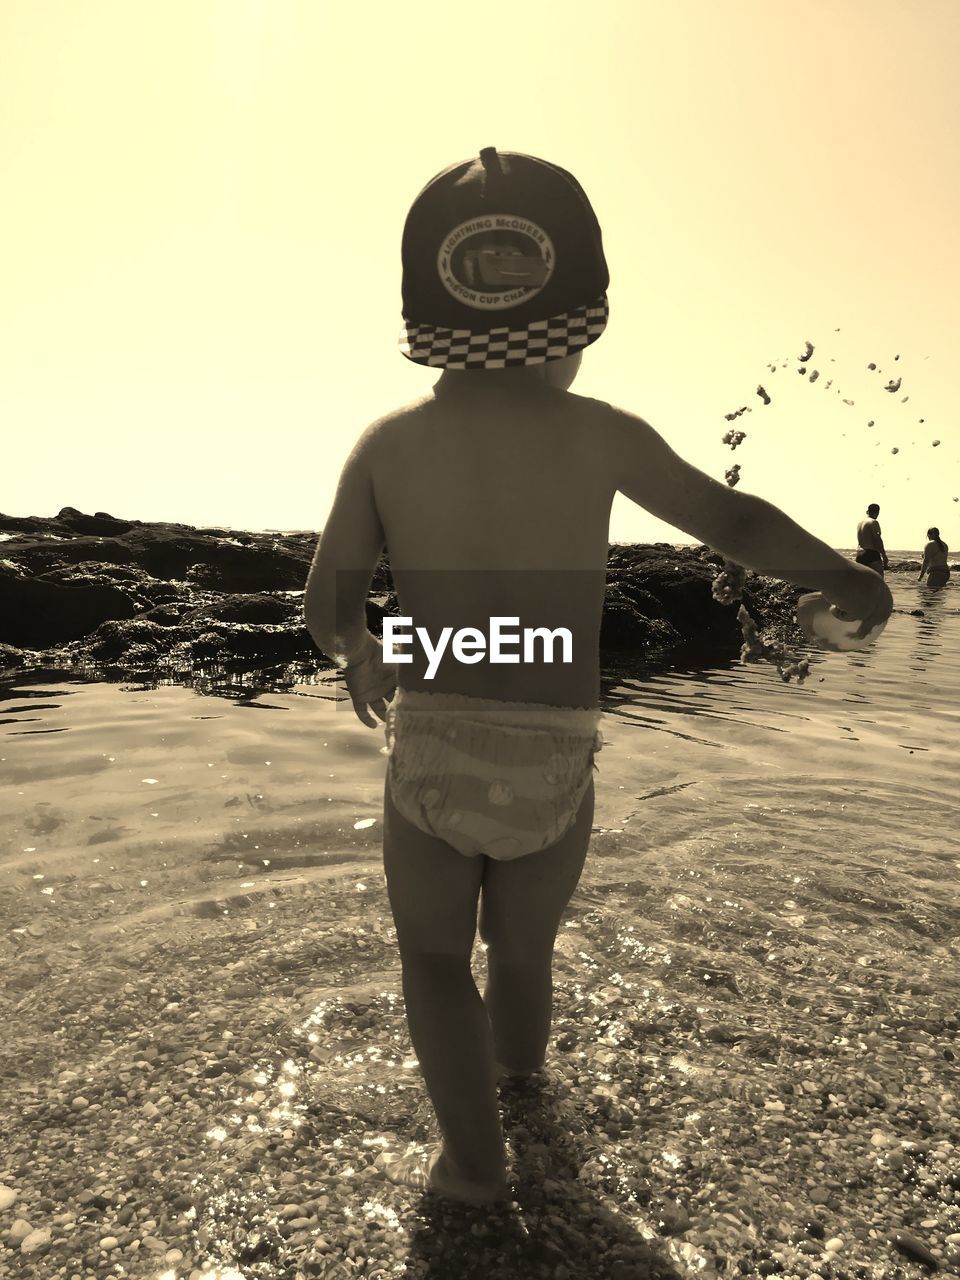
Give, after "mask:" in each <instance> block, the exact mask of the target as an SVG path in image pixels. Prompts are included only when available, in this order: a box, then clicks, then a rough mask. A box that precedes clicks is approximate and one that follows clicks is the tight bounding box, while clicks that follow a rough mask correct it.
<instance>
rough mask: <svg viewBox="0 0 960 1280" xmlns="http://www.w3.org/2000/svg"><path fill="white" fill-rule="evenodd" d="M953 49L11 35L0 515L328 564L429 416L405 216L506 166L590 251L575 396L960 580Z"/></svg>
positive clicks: (238, 31)
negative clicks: (568, 194)
mask: <svg viewBox="0 0 960 1280" xmlns="http://www.w3.org/2000/svg"><path fill="white" fill-rule="evenodd" d="M958 48H960V5H958V4H957V3H956V0H869V2H868V0H807V3H805V4H803V5H797V4H796V3H795V2H794V0H791V2H790V3H787V2H785V0H670V3H667V2H665V0H654V2H651V0H594V3H593V4H592V5H591V6H585V5H583V4H582V3H581V2H580V0H525V3H524V4H522V5H519V6H518V5H516V4H515V3H512V0H511V2H510V3H508V2H507V0H486V2H485V3H484V4H483V5H482V6H476V5H451V4H450V3H449V0H443V2H442V3H435V2H434V0H424V2H422V3H420V4H418V5H416V6H409V5H398V4H396V3H395V2H394V0H366V2H365V3H364V4H358V5H348V4H337V5H334V4H332V3H323V2H321V0H84V3H82V4H81V3H77V2H76V0H0V184H2V191H3V197H2V200H0V282H2V284H0V439H2V454H0V458H2V467H0V510H2V511H5V512H7V513H8V514H15V515H26V514H33V515H48V514H54V513H55V512H56V511H57V510H59V509H60V508H61V507H62V506H65V505H70V506H74V507H79V508H80V509H82V510H86V511H94V510H101V511H108V512H110V513H112V514H114V515H118V516H125V517H129V518H138V519H142V520H174V521H182V522H185V523H189V524H201V525H202V524H208V525H223V524H226V525H231V526H233V527H236V528H247V529H262V528H276V529H318V528H320V527H321V526H322V524H323V522H324V519H325V517H326V514H327V511H328V510H329V506H330V502H331V499H332V496H333V492H334V488H335V485H336V480H337V475H338V473H339V469H340V466H341V465H342V463H343V460H344V459H345V457H346V456H347V454H348V453H349V451H350V449H351V447H352V445H353V443H354V441H355V440H356V438H357V436H358V435H359V433H360V432H361V431H362V430H363V428H364V427H365V426H366V425H367V424H368V423H369V422H370V421H372V420H373V419H375V418H376V417H378V416H380V415H381V414H382V413H384V412H386V411H388V410H389V409H391V408H394V407H396V406H398V405H400V404H403V403H405V402H407V401H409V400H411V399H413V398H415V397H416V396H418V395H420V394H422V393H423V392H425V391H426V390H428V389H429V386H430V385H431V383H432V381H433V380H434V378H435V374H434V373H432V372H431V371H430V370H427V369H424V368H422V367H420V366H416V365H413V364H411V363H409V362H408V361H406V360H404V358H403V357H402V356H401V355H400V354H399V352H398V349H397V334H398V330H399V324H400V258H399V243H400V233H401V229H402V225H403V220H404V217H405V216H406V212H407V209H408V208H409V205H410V204H411V202H412V201H413V199H414V197H415V196H416V195H417V193H418V191H419V190H420V189H421V187H422V186H423V185H424V183H425V182H426V181H427V180H428V179H429V178H430V177H431V176H432V175H433V174H434V173H436V172H437V171H438V170H440V169H441V168H444V167H445V166H446V165H448V164H450V163H452V162H454V161H457V160H460V159H465V158H467V157H470V156H472V155H475V154H476V153H477V152H478V151H479V150H480V148H481V147H484V146H488V145H493V146H497V147H499V148H501V149H504V150H513V151H522V152H527V153H530V154H533V155H538V156H542V157H544V158H546V159H548V160H552V161H554V162H555V163H557V164H560V165H562V166H563V167H565V168H567V169H569V170H571V171H572V172H573V173H574V174H576V176H577V177H578V178H579V180H580V181H581V183H582V184H583V186H584V188H585V189H586V191H587V193H588V195H589V197H590V199H591V202H592V204H593V206H594V208H595V210H596V212H597V215H598V217H599V219H600V223H601V226H602V227H603V233H604V246H605V250H606V255H607V259H608V263H609V266H610V274H611V284H610V289H609V300H610V323H609V326H608V328H607V331H606V332H605V333H604V335H603V336H602V337H601V338H600V340H599V341H598V342H597V343H595V344H594V345H593V346H592V347H591V348H590V349H589V350H588V351H587V353H586V354H585V357H584V361H583V367H582V370H581V374H580V376H579V378H578V380H577V383H576V384H575V387H574V390H575V391H577V392H580V393H582V394H585V395H590V396H596V397H598V398H601V399H605V400H609V401H612V402H613V403H616V404H619V405H621V406H622V407H624V408H626V409H629V410H631V411H632V412H634V413H637V414H640V415H641V416H642V417H644V418H646V419H647V421H649V422H650V423H651V424H652V425H653V426H654V427H656V429H657V430H658V431H660V432H661V433H662V434H663V435H664V436H665V437H666V438H667V439H668V440H669V442H670V443H671V445H672V446H673V447H674V448H675V449H676V450H677V452H679V453H680V454H682V455H683V456H684V457H685V458H687V459H688V460H689V461H691V462H692V463H694V464H695V465H696V466H698V467H700V468H702V469H703V470H704V471H707V472H709V473H710V474H711V475H715V476H716V477H717V478H721V477H722V476H723V473H724V470H725V469H726V468H727V467H728V466H730V465H731V463H733V462H737V463H739V464H740V467H741V477H742V479H741V487H742V488H743V489H744V490H748V491H750V492H755V493H760V494H762V495H763V496H764V497H766V498H768V499H769V500H770V501H772V502H775V503H777V504H778V505H779V506H781V507H782V508H783V509H784V510H786V511H787V512H788V513H789V514H790V515H792V516H793V517H794V518H796V519H797V520H799V521H800V522H801V523H802V524H804V525H806V526H807V527H808V528H810V529H811V530H812V531H813V532H814V533H816V534H817V535H818V536H820V537H822V538H824V539H825V540H826V541H828V542H830V543H831V544H832V545H834V546H842V547H848V546H850V545H852V544H853V543H854V541H855V528H856V522H857V520H858V518H859V517H860V516H861V515H862V514H863V511H864V508H865V507H866V505H867V503H868V502H871V501H876V502H879V503H880V505H881V516H880V519H881V525H882V527H883V532H884V538H885V541H886V543H887V545H888V547H891V548H915V547H920V546H922V544H923V542H924V540H925V538H924V535H925V531H926V529H927V528H928V526H930V525H931V524H933V525H937V526H938V527H939V528H940V530H941V532H942V534H943V536H944V537H945V538H946V540H947V541H948V542H949V543H950V544H951V546H952V547H960V503H957V502H955V499H957V498H960V432H958V429H957V427H958V421H960V395H958V390H957V385H956V381H955V379H954V378H953V377H951V371H952V370H953V369H954V368H955V365H956V352H957V350H958V347H960V306H958V304H957V299H958V295H960V235H958V234H957V229H958V209H960V164H958V159H960V157H958V146H960V142H958V139H960V131H958V129H957V122H958V120H960V77H958V76H957V74H956V50H957V49H958ZM807 342H811V343H813V344H814V354H813V356H812V357H811V358H810V360H809V361H806V362H800V361H799V359H798V357H799V356H800V355H802V354H804V353H805V350H806V346H805V344H806V343H807ZM896 357H899V359H896ZM871 362H873V363H875V364H876V365H877V366H878V368H877V370H875V371H871V370H869V369H868V368H867V366H868V364H869V363H871ZM784 364H785V367H781V366H783V365H784ZM771 365H774V366H775V370H771V368H770V366H771ZM813 368H817V369H818V370H819V377H818V379H817V381H816V382H814V383H811V381H810V379H809V376H808V375H807V374H806V373H804V374H803V376H801V374H800V373H798V369H805V370H806V369H813ZM896 377H900V378H901V379H902V383H901V387H900V389H899V391H898V392H896V393H894V392H888V391H886V390H885V386H886V384H887V382H888V381H890V380H891V379H895V378H896ZM828 382H831V384H832V385H830V386H829V387H828V386H827V383H828ZM758 384H759V385H763V386H764V387H765V389H766V391H767V392H768V393H769V395H770V398H771V403H770V404H769V405H764V404H763V403H762V401H761V399H760V397H759V396H758V395H757V393H756V388H757V386H758ZM905 396H907V397H909V398H908V399H907V400H906V401H904V397H905ZM847 400H851V401H853V403H852V404H847V403H845V401H847ZM742 405H747V406H748V407H749V409H750V411H749V412H747V413H744V414H742V415H741V416H740V417H739V418H738V419H736V421H735V422H730V421H728V420H727V419H726V418H725V416H724V415H725V414H727V413H729V412H733V411H735V410H736V409H738V408H740V407H741V406H742ZM921 418H922V419H923V420H924V421H923V422H921V421H920V419H921ZM870 421H872V422H873V423H874V425H873V426H872V427H868V425H867V423H868V422H870ZM731 425H733V426H735V427H737V428H740V429H743V430H745V431H746V432H747V436H746V439H745V440H744V441H743V443H742V444H741V445H740V446H739V448H738V449H737V450H736V452H735V453H734V452H732V451H731V450H730V449H729V448H728V447H727V446H725V445H724V444H723V443H722V440H721V437H722V436H723V434H724V432H725V431H726V430H727V429H728V428H729V427H730V426H731ZM934 440H939V441H940V442H941V443H940V444H939V445H934V443H933V441H934ZM894 449H896V450H898V452H897V453H894V452H893V450H894ZM611 538H612V539H613V540H615V541H652V540H666V541H676V542H679V541H684V540H687V541H690V539H689V538H688V536H687V535H686V534H684V533H683V531H682V530H677V529H673V528H671V527H670V526H667V525H664V524H662V523H661V522H660V521H658V520H656V519H654V518H653V517H652V516H650V515H648V514H647V513H646V512H644V511H643V510H641V509H640V508H638V507H636V506H634V505H633V504H631V503H630V502H628V501H627V500H626V499H624V498H622V497H618V498H617V500H616V502H615V505H614V510H613V515H612V520H611Z"/></svg>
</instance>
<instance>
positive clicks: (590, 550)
mask: <svg viewBox="0 0 960 1280" xmlns="http://www.w3.org/2000/svg"><path fill="white" fill-rule="evenodd" d="M487 377H489V375H480V376H479V377H475V376H471V375H466V380H467V382H468V384H469V386H467V387H463V388H461V387H458V386H456V385H454V386H450V385H446V386H444V385H442V384H441V385H440V386H439V388H438V390H437V392H436V393H435V394H434V395H431V396H427V397H425V398H424V399H422V400H419V401H417V402H416V403H414V404H412V405H410V406H408V407H407V408H406V409H403V410H401V411H400V412H399V413H397V414H395V415H392V416H391V417H389V418H388V419H386V420H385V421H383V422H381V423H379V424H377V426H376V427H375V428H374V429H373V430H372V431H371V432H370V434H369V435H368V437H367V441H366V444H365V452H366V454H367V459H368V461H367V465H368V467H369V472H370V476H371V482H372V486H373V493H374V497H375V502H376V507H377V511H378V513H379V517H380V520H381V523H382V527H383V533H384V539H385V543H386V546H387V549H388V554H389V560H390V566H391V569H392V571H393V574H394V578H395V581H396V584H397V589H398V592H399V595H400V602H401V607H402V610H403V612H404V613H405V614H408V615H410V616H412V617H413V618H414V619H415V621H416V623H417V624H418V625H421V626H424V627H426V628H427V629H428V630H429V631H430V633H431V634H439V633H440V631H441V630H442V629H443V627H445V626H453V627H454V628H458V627H462V626H478V627H480V628H481V629H482V630H486V628H487V623H488V620H489V619H490V618H491V617H498V616H501V617H519V618H520V625H521V626H531V627H540V626H542V627H548V628H550V629H553V628H556V627H567V628H568V629H569V630H570V631H571V634H572V635H573V636H574V658H573V662H572V663H570V664H553V665H547V664H543V663H537V664H535V665H534V666H521V665H519V664H518V665H517V666H512V665H505V664H499V665H492V664H490V663H489V662H481V663H478V664H476V665H463V664H458V663H456V662H451V661H448V662H444V664H443V665H442V666H441V669H440V671H439V672H438V673H437V676H436V678H435V679H434V680H433V681H431V682H430V684H429V686H426V685H424V683H423V678H422V672H418V671H417V670H416V666H414V668H413V669H412V670H411V669H410V668H404V669H401V672H400V679H401V683H402V684H403V685H404V686H406V687H410V688H418V687H429V688H432V689H433V690H434V691H436V692H458V693H464V694H470V695H473V696H476V697H489V698H494V697H495V698H501V699H504V700H508V701H536V702H540V701H545V702H553V703H557V704H559V705H571V706H591V705H593V704H594V703H595V702H596V698H597V690H598V674H597V637H598V634H599V625H600V614H601V608H602V603H603V590H604V582H605V571H606V562H607V550H608V543H607V525H608V521H609V515H610V505H611V502H612V500H613V495H614V493H615V492H616V487H617V486H616V481H615V478H614V475H613V473H612V469H611V466H610V458H611V452H612V451H611V449H610V448H609V447H608V444H607V437H608V436H609V434H610V424H611V416H612V411H611V410H610V408H609V406H607V405H604V404H602V403H600V402H598V401H595V400H590V399H586V398H583V397H580V396H574V395H571V394H569V393H567V392H565V391H561V390H558V389H556V388H553V387H550V386H546V385H544V384H542V383H539V382H531V384H530V385H526V386H516V385H512V384H511V385H508V386H504V385H502V384H501V385H493V386H491V385H489V384H488V385H486V386H479V385H478V384H479V383H484V382H485V381H486V378H487ZM461 381H462V379H461ZM492 381H493V382H494V383H496V379H495V378H494V379H493V380H492Z"/></svg>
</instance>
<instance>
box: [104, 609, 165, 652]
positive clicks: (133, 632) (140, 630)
mask: <svg viewBox="0 0 960 1280" xmlns="http://www.w3.org/2000/svg"><path fill="white" fill-rule="evenodd" d="M168 643H169V636H168V634H167V632H166V630H165V629H164V628H163V627H161V626H160V625H159V624H158V623H156V622H149V621H147V620H146V619H145V618H130V619H124V620H111V621H109V622H104V623H101V625H100V626H99V627H97V629H96V631H94V633H93V634H92V635H91V636H90V637H89V638H88V640H87V644H86V646H85V648H86V650H87V651H88V652H89V653H91V654H93V655H94V657H96V658H100V659H101V660H105V659H112V658H119V657H120V656H121V655H122V654H124V653H127V652H128V651H129V650H130V649H132V648H133V647H134V646H135V645H136V646H140V647H146V648H148V649H149V650H151V651H152V652H159V651H160V650H161V648H162V647H163V646H165V645H167V644H168Z"/></svg>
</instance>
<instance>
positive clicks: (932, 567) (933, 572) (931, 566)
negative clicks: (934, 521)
mask: <svg viewBox="0 0 960 1280" xmlns="http://www.w3.org/2000/svg"><path fill="white" fill-rule="evenodd" d="M927 537H928V538H929V542H928V543H927V545H926V546H925V547H924V548H923V563H922V564H921V565H920V572H919V573H918V574H917V581H918V582H921V581H922V580H923V575H924V574H926V575H927V586H928V587H945V586H946V585H947V583H948V582H949V581H950V566H949V564H948V563H947V552H948V551H949V549H950V548H949V547H948V546H947V544H946V543H945V542H944V540H943V539H942V538H941V537H940V530H939V529H928V530H927Z"/></svg>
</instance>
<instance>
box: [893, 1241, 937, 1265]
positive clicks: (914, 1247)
mask: <svg viewBox="0 0 960 1280" xmlns="http://www.w3.org/2000/svg"><path fill="white" fill-rule="evenodd" d="M890 1243H891V1244H892V1245H893V1247H894V1248H895V1249H896V1250H897V1251H898V1252H899V1253H902V1254H903V1256H904V1257H905V1258H909V1259H910V1260H911V1262H922V1263H923V1264H924V1265H925V1266H927V1267H929V1268H930V1270H931V1271H937V1270H939V1267H940V1263H939V1262H938V1261H937V1259H936V1257H935V1256H934V1255H933V1254H932V1253H931V1252H930V1250H929V1249H928V1248H927V1246H926V1245H925V1244H924V1243H923V1241H922V1240H918V1239H917V1237H916V1236H914V1235H911V1234H910V1232H909V1231H893V1232H891V1233H890Z"/></svg>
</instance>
